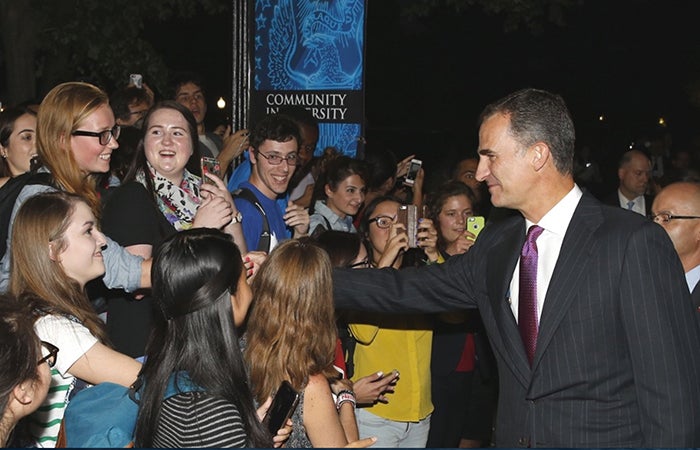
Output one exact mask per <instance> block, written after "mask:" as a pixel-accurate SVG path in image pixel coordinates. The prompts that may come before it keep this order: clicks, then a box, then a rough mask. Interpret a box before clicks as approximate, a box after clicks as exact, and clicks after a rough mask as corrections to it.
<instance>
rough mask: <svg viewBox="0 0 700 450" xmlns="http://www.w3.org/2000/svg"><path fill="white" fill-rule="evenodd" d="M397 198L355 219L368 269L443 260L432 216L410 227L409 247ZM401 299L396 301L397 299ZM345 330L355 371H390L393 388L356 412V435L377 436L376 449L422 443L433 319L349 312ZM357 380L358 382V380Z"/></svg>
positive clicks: (375, 203)
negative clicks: (350, 339)
mask: <svg viewBox="0 0 700 450" xmlns="http://www.w3.org/2000/svg"><path fill="white" fill-rule="evenodd" d="M400 206H401V201H400V200H399V199H398V198H396V197H391V196H382V197H377V198H375V199H373V200H372V201H371V202H370V203H369V204H368V205H367V207H366V209H365V211H364V216H363V219H362V221H361V222H360V233H361V234H362V235H363V236H364V238H365V242H366V246H367V251H368V253H369V257H370V258H369V261H370V264H371V266H372V268H383V267H394V268H396V269H400V268H402V267H406V266H410V265H425V264H433V263H438V262H441V261H443V259H442V256H441V255H440V252H439V251H438V249H437V231H436V230H435V226H434V225H433V222H432V220H430V219H428V218H423V219H420V221H419V222H417V223H416V227H415V232H416V235H415V238H416V239H415V241H416V244H417V247H416V248H410V247H409V236H408V231H407V230H406V226H405V225H404V224H403V223H400V222H399V217H398V216H399V207H400ZM396 301H397V302H400V301H401V299H396ZM348 320H349V322H350V331H351V333H352V335H353V336H354V337H355V340H356V341H357V345H356V346H355V355H354V362H355V373H368V372H370V371H373V370H377V369H378V368H379V369H383V370H384V372H385V373H388V372H389V371H391V370H395V371H396V372H397V373H399V374H400V375H398V377H397V383H396V389H395V390H394V392H392V393H389V394H386V395H385V397H386V401H382V399H378V401H376V402H375V403H374V404H373V405H367V406H366V407H364V408H358V410H357V424H358V427H359V429H360V435H361V436H371V435H375V436H377V444H376V445H377V446H378V447H425V444H426V441H427V439H428V432H429V429H430V421H431V414H432V411H433V405H432V403H431V391H430V351H431V342H432V334H433V333H432V323H431V321H430V320H429V318H428V317H426V316H425V315H415V314H414V315H410V314H400V315H399V314H396V315H392V316H377V315H375V314H369V313H364V312H352V313H351V314H350V317H349V319H348ZM357 381H359V380H357Z"/></svg>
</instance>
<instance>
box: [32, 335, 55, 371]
mask: <svg viewBox="0 0 700 450" xmlns="http://www.w3.org/2000/svg"><path fill="white" fill-rule="evenodd" d="M41 346H42V347H44V348H45V349H46V350H48V351H49V354H48V355H46V356H44V357H43V358H41V359H40V360H39V362H38V363H37V366H40V365H42V364H43V363H46V364H48V365H49V367H53V366H54V365H55V364H56V355H57V354H58V347H56V346H55V345H53V344H50V343H48V342H45V341H41Z"/></svg>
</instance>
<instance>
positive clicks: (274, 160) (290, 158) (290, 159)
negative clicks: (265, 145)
mask: <svg viewBox="0 0 700 450" xmlns="http://www.w3.org/2000/svg"><path fill="white" fill-rule="evenodd" d="M255 153H257V154H258V155H260V156H262V157H263V158H265V159H266V160H267V162H269V163H270V165H271V166H279V165H280V164H282V161H287V164H288V165H290V166H296V165H297V160H298V158H297V154H296V153H292V154H291V155H287V156H285V157H282V156H280V155H277V154H272V155H266V154H265V153H262V152H259V151H256V152H255Z"/></svg>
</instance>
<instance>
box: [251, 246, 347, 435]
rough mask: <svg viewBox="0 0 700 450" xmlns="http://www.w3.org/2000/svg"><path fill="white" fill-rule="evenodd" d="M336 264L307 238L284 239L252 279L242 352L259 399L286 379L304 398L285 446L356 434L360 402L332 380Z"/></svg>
mask: <svg viewBox="0 0 700 450" xmlns="http://www.w3.org/2000/svg"><path fill="white" fill-rule="evenodd" d="M331 270H332V269H331V264H330V260H329V258H328V255H327V254H326V252H325V251H324V250H322V249H321V248H320V247H319V246H318V245H317V244H315V243H314V242H313V241H312V240H311V239H310V238H301V239H298V240H296V239H295V240H289V241H285V242H283V243H282V244H280V245H279V246H278V247H276V248H275V250H274V251H273V252H272V253H271V254H270V256H269V257H268V258H267V259H266V260H265V262H264V263H263V265H262V267H261V268H260V269H259V271H258V273H257V275H256V277H255V279H254V280H253V285H252V288H253V295H254V301H253V306H252V310H251V313H250V315H249V320H248V326H247V348H246V350H245V357H246V362H247V363H248V367H249V372H250V379H251V384H252V390H253V394H254V396H255V398H256V400H257V401H258V402H263V401H264V400H265V399H266V398H267V397H268V396H269V395H273V394H274V393H275V391H276V390H277V388H278V387H279V386H280V383H281V382H282V381H284V380H287V381H289V382H290V383H291V385H292V387H293V388H294V389H295V390H297V391H299V392H300V394H301V400H300V402H299V405H298V406H297V408H296V411H295V412H294V415H293V416H292V420H293V422H294V430H293V432H292V435H291V437H290V439H289V441H288V443H287V446H288V447H311V446H313V447H342V446H345V445H347V444H348V442H351V441H356V440H357V439H358V433H357V424H356V423H355V411H354V409H355V401H354V394H353V393H352V391H350V390H349V389H347V386H343V385H340V384H338V383H334V384H333V391H335V392H334V393H335V394H339V395H338V401H337V403H336V402H335V401H334V400H333V396H332V392H331V381H335V380H336V379H337V378H338V375H339V374H338V372H336V371H335V370H334V369H333V357H334V351H335V344H336V337H337V333H336V328H335V312H334V308H333V288H332V278H331Z"/></svg>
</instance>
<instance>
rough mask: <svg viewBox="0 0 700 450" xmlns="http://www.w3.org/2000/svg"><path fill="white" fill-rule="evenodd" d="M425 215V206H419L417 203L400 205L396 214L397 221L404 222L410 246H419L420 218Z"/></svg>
mask: <svg viewBox="0 0 700 450" xmlns="http://www.w3.org/2000/svg"><path fill="white" fill-rule="evenodd" d="M422 217H425V206H424V207H422V208H420V209H419V208H418V207H417V206H416V205H400V206H399V211H398V213H397V215H396V222H397V223H401V224H403V226H404V227H405V228H406V234H407V235H408V246H409V247H410V248H416V247H418V237H417V236H416V235H417V234H418V219H420V218H422Z"/></svg>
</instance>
